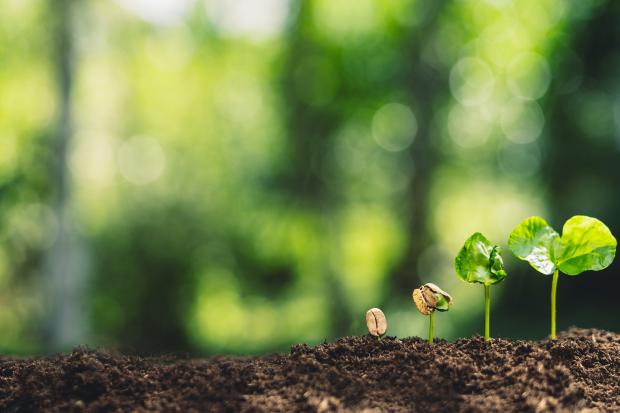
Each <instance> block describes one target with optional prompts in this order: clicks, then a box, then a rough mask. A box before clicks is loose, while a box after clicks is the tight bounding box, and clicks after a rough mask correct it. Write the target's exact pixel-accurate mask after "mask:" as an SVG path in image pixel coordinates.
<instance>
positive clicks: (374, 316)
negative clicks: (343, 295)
mask: <svg viewBox="0 0 620 413" xmlns="http://www.w3.org/2000/svg"><path fill="white" fill-rule="evenodd" d="M366 325H367V326H368V332H369V333H370V334H371V335H373V336H375V337H381V336H382V335H384V334H385V332H386V331H387V319H386V318H385V314H383V311H381V310H380V309H378V308H371V309H370V310H368V311H366Z"/></svg>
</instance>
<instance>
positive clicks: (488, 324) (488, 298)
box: [484, 285, 491, 341]
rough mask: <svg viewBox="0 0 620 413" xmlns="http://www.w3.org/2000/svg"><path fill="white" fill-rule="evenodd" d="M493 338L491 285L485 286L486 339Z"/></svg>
mask: <svg viewBox="0 0 620 413" xmlns="http://www.w3.org/2000/svg"><path fill="white" fill-rule="evenodd" d="M490 339H491V286H490V285H485V286H484V341H489V340H490Z"/></svg>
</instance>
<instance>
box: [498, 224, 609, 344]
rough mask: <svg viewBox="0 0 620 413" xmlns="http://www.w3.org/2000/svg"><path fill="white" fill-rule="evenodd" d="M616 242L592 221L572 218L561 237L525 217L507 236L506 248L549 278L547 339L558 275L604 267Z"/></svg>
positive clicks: (607, 263)
mask: <svg viewBox="0 0 620 413" xmlns="http://www.w3.org/2000/svg"><path fill="white" fill-rule="evenodd" d="M616 244H617V242H616V239H615V238H614V236H613V235H612V234H611V231H610V230H609V228H607V226H606V225H605V224H603V223H602V222H601V221H599V220H598V219H596V218H591V217H587V216H584V215H576V216H574V217H572V218H570V219H569V220H568V221H566V222H565V223H564V227H563V228H562V236H561V237H560V235H559V234H558V233H557V232H555V230H554V229H553V228H551V227H550V226H549V224H547V221H545V220H544V219H542V218H541V217H529V218H527V219H525V220H524V221H523V222H521V223H520V224H519V225H518V226H517V227H516V228H515V229H514V230H513V231H512V233H511V234H510V238H509V240H508V247H509V248H510V250H511V251H512V252H513V254H514V255H516V256H517V257H518V258H520V259H522V260H524V261H527V262H529V263H530V265H531V266H532V267H534V269H536V271H538V272H540V273H542V274H545V275H550V274H553V279H552V281H551V338H552V339H555V338H556V333H555V313H556V311H555V309H556V306H555V303H556V295H557V287H558V274H559V272H560V271H561V272H563V273H564V274H567V275H579V274H581V273H582V272H584V271H600V270H602V269H605V268H607V267H608V266H609V265H610V264H611V263H612V262H613V260H614V257H615V256H616Z"/></svg>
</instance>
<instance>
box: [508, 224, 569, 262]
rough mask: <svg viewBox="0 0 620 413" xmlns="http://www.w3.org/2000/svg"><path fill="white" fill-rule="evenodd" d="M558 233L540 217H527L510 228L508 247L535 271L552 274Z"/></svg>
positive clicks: (558, 238) (558, 241)
mask: <svg viewBox="0 0 620 413" xmlns="http://www.w3.org/2000/svg"><path fill="white" fill-rule="evenodd" d="M559 243H560V235H559V234H558V233H557V232H555V230H554V229H553V228H551V227H550V226H549V224H547V221H545V220H544V219H543V218H541V217H529V218H526V219H525V220H524V221H523V222H521V223H520V224H519V225H517V227H516V228H515V229H514V230H512V233H511V234H510V238H509V239H508V248H510V250H511V251H512V252H513V254H514V255H516V256H517V257H519V258H520V259H522V260H525V261H527V262H529V263H530V265H531V266H532V267H534V268H535V269H536V271H538V272H541V273H543V274H553V271H555V269H556V265H555V250H556V249H557V248H558V245H559Z"/></svg>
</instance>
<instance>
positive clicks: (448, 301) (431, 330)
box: [412, 283, 452, 344]
mask: <svg viewBox="0 0 620 413" xmlns="http://www.w3.org/2000/svg"><path fill="white" fill-rule="evenodd" d="M412 296H413V302H414V303H415V305H416V307H418V311H420V312H421V313H422V314H424V315H427V316H429V325H428V344H433V338H434V336H435V318H434V315H435V310H437V311H448V310H449V309H450V306H451V305H452V297H451V296H450V294H448V293H447V292H445V291H444V290H442V289H441V288H439V287H437V286H436V285H435V284H432V283H426V284H424V285H423V286H421V287H420V288H416V289H415V290H413V294H412Z"/></svg>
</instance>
